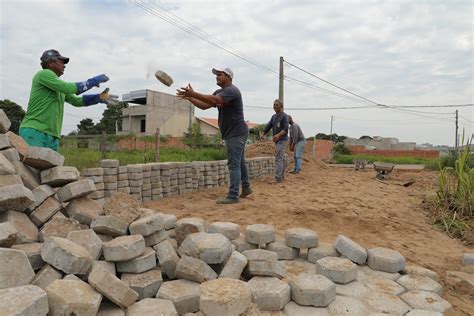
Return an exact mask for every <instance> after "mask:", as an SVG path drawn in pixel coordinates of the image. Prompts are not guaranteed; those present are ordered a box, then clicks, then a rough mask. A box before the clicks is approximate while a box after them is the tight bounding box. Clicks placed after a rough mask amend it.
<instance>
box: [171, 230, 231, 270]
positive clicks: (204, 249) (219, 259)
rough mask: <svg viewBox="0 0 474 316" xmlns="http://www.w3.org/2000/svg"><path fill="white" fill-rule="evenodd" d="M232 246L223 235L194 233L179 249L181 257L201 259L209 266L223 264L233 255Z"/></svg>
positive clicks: (189, 235)
mask: <svg viewBox="0 0 474 316" xmlns="http://www.w3.org/2000/svg"><path fill="white" fill-rule="evenodd" d="M231 245H232V244H231V243H230V241H229V239H227V237H225V236H224V235H223V234H220V233H215V234H208V233H192V234H188V235H187V236H186V239H185V240H184V241H183V243H182V244H181V245H180V246H179V248H178V253H179V254H180V255H181V256H184V255H186V256H191V257H194V258H199V259H201V260H203V261H204V262H206V263H207V264H219V263H223V262H225V261H226V260H227V258H229V256H230V254H231V253H232V246H231Z"/></svg>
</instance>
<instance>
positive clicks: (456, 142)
mask: <svg viewBox="0 0 474 316" xmlns="http://www.w3.org/2000/svg"><path fill="white" fill-rule="evenodd" d="M458 146H459V139H458V110H456V135H455V137H454V147H455V150H456V151H457V150H458Z"/></svg>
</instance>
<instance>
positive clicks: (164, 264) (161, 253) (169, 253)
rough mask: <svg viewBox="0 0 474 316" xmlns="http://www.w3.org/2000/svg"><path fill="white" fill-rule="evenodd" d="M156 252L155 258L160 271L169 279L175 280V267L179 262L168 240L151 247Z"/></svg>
mask: <svg viewBox="0 0 474 316" xmlns="http://www.w3.org/2000/svg"><path fill="white" fill-rule="evenodd" d="M153 249H155V251H156V257H157V258H158V261H159V263H160V266H161V268H162V271H163V272H164V273H165V274H166V275H167V276H168V278H170V279H175V278H176V265H177V264H178V261H179V256H178V253H177V252H176V250H175V249H174V248H173V245H172V244H171V242H170V241H169V240H163V241H162V242H160V243H158V244H156V245H155V246H153Z"/></svg>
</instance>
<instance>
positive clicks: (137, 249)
mask: <svg viewBox="0 0 474 316" xmlns="http://www.w3.org/2000/svg"><path fill="white" fill-rule="evenodd" d="M102 250H103V252H104V258H105V260H107V261H114V262H115V261H127V260H130V259H133V258H136V257H138V256H141V255H142V254H143V253H144V251H145V240H144V239H143V236H142V235H127V236H120V237H117V238H114V239H112V240H111V241H108V242H105V243H103V244H102Z"/></svg>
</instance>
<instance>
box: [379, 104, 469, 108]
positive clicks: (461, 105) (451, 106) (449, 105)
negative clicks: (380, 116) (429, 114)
mask: <svg viewBox="0 0 474 316" xmlns="http://www.w3.org/2000/svg"><path fill="white" fill-rule="evenodd" d="M387 106H391V107H397V108H462V107H469V106H474V103H467V104H445V105H387Z"/></svg>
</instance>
